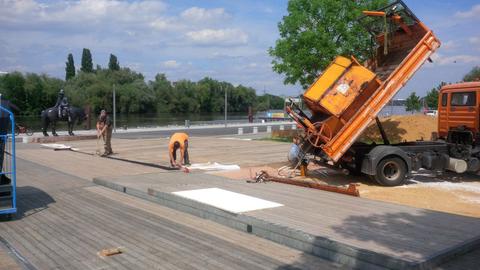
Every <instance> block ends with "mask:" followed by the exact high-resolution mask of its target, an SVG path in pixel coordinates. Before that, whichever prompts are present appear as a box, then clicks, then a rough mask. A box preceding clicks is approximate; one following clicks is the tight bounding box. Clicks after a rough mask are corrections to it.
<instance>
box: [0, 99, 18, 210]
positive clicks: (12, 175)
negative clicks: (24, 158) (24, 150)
mask: <svg viewBox="0 0 480 270" xmlns="http://www.w3.org/2000/svg"><path fill="white" fill-rule="evenodd" d="M1 115H8V118H9V119H10V128H9V131H8V132H7V133H6V134H0V143H3V144H4V146H3V147H2V149H0V151H2V153H0V154H1V155H2V156H3V158H2V163H3V164H1V165H2V166H1V167H2V170H1V171H0V177H2V178H5V177H7V178H9V179H10V186H11V190H10V194H11V195H10V196H11V204H10V205H11V207H4V208H3V207H2V208H1V209H0V215H1V214H13V213H16V212H17V191H16V187H17V173H16V172H17V164H16V153H15V117H14V115H13V113H12V112H11V111H9V110H7V109H6V108H4V107H2V106H0V116H1ZM2 124H3V123H2ZM5 154H6V155H5ZM3 165H5V166H3Z"/></svg>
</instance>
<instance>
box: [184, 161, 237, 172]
mask: <svg viewBox="0 0 480 270" xmlns="http://www.w3.org/2000/svg"><path fill="white" fill-rule="evenodd" d="M188 168H189V169H191V170H203V171H235V170H240V166H238V165H235V164H233V165H226V164H220V163H217V162H213V163H212V162H207V163H195V164H192V165H191V166H189V167H188Z"/></svg>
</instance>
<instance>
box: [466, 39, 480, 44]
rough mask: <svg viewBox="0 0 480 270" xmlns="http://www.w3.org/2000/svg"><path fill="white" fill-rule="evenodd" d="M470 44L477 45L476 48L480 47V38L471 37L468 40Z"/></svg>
mask: <svg viewBox="0 0 480 270" xmlns="http://www.w3.org/2000/svg"><path fill="white" fill-rule="evenodd" d="M468 41H469V42H470V44H472V45H475V46H480V37H471V38H469V39H468Z"/></svg>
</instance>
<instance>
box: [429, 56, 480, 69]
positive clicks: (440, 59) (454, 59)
mask: <svg viewBox="0 0 480 270" xmlns="http://www.w3.org/2000/svg"><path fill="white" fill-rule="evenodd" d="M431 58H432V60H433V66H447V65H455V64H469V63H480V56H477V55H467V54H459V55H451V56H444V55H442V54H439V53H436V54H434V55H432V57H431ZM430 66H431V65H430Z"/></svg>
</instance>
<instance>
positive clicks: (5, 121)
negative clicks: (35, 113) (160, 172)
mask: <svg viewBox="0 0 480 270" xmlns="http://www.w3.org/2000/svg"><path fill="white" fill-rule="evenodd" d="M0 106H2V107H3V108H5V109H7V110H9V111H11V112H12V110H13V111H17V112H18V111H20V110H19V109H18V107H17V106H15V105H14V104H13V103H11V102H10V101H8V100H5V99H1V100H0ZM11 131H12V123H11V122H10V115H9V114H8V113H6V112H5V111H3V110H0V136H2V137H0V172H3V159H4V155H5V143H6V141H5V140H6V138H5V137H3V136H5V135H7V134H9V133H10V132H11Z"/></svg>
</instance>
